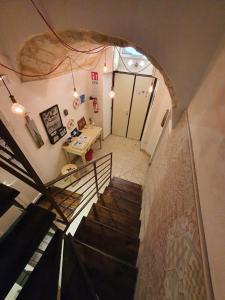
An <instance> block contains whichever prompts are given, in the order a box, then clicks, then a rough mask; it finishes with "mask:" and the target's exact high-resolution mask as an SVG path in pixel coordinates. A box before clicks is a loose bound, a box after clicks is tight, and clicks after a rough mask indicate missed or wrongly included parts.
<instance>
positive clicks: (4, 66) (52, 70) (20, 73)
mask: <svg viewBox="0 0 225 300" xmlns="http://www.w3.org/2000/svg"><path fill="white" fill-rule="evenodd" d="M68 58H69V57H68V56H66V57H65V58H64V59H63V60H61V61H60V62H59V63H58V64H57V65H56V66H55V67H54V68H53V69H51V71H49V72H47V73H42V74H37V75H31V74H25V73H22V72H19V71H16V70H14V69H13V68H10V67H8V66H6V65H4V64H3V63H1V62H0V66H2V67H3V68H6V69H8V70H10V71H12V72H14V73H16V74H19V75H22V76H25V77H40V76H47V75H50V74H52V73H53V72H55V71H56V70H57V69H58V68H59V67H60V66H61V64H62V63H64V61H65V60H66V59H68Z"/></svg>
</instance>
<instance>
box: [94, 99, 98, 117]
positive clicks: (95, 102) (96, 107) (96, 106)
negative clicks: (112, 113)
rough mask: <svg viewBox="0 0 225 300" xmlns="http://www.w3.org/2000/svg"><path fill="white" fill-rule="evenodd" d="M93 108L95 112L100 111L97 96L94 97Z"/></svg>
mask: <svg viewBox="0 0 225 300" xmlns="http://www.w3.org/2000/svg"><path fill="white" fill-rule="evenodd" d="M93 110H94V113H96V114H97V113H98V101H97V98H94V99H93Z"/></svg>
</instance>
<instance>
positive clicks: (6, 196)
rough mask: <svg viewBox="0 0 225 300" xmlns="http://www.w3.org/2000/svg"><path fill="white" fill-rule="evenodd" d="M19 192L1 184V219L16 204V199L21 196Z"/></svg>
mask: <svg viewBox="0 0 225 300" xmlns="http://www.w3.org/2000/svg"><path fill="white" fill-rule="evenodd" d="M19 193H20V192H19V191H17V190H16V189H14V188H12V187H9V186H7V185H5V184H3V183H0V217H1V216H2V215H3V214H4V213H5V212H6V211H7V210H8V209H9V208H10V207H11V206H12V205H14V204H16V200H15V198H16V197H17V196H18V195H19Z"/></svg>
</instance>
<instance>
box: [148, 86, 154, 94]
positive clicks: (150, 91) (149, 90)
mask: <svg viewBox="0 0 225 300" xmlns="http://www.w3.org/2000/svg"><path fill="white" fill-rule="evenodd" d="M152 91H153V85H152V84H151V85H150V87H149V89H148V92H149V94H151V93H152Z"/></svg>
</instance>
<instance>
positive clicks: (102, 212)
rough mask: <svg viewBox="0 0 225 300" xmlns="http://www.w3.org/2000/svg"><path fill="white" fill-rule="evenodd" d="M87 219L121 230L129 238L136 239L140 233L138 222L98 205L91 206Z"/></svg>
mask: <svg viewBox="0 0 225 300" xmlns="http://www.w3.org/2000/svg"><path fill="white" fill-rule="evenodd" d="M87 218H91V219H93V220H96V221H100V222H101V223H103V224H106V225H109V226H111V227H114V228H115V229H118V230H121V231H123V232H124V233H126V234H128V235H130V236H131V237H134V238H138V236H139V231H140V221H139V220H138V221H137V220H136V219H134V218H132V217H130V216H126V215H124V214H121V213H119V212H118V211H115V210H112V209H108V208H106V207H105V206H101V205H100V204H98V202H97V204H93V206H92V208H91V210H90V212H89V214H88V216H87Z"/></svg>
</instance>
